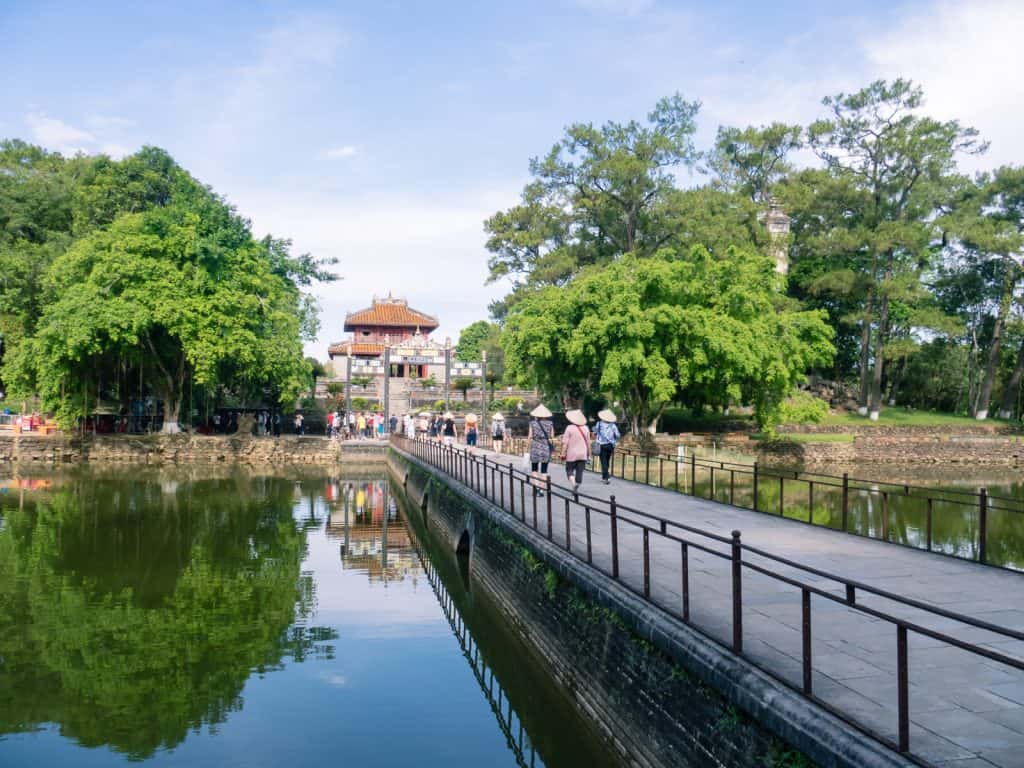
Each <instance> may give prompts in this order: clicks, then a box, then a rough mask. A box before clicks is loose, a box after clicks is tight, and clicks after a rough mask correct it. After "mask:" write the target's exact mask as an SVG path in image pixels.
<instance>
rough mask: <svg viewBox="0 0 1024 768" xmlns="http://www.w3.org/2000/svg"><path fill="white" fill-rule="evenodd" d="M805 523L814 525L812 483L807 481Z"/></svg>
mask: <svg viewBox="0 0 1024 768" xmlns="http://www.w3.org/2000/svg"><path fill="white" fill-rule="evenodd" d="M807 522H808V523H810V524H811V525H814V481H813V480H808V481H807Z"/></svg>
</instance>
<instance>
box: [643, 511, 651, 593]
mask: <svg viewBox="0 0 1024 768" xmlns="http://www.w3.org/2000/svg"><path fill="white" fill-rule="evenodd" d="M650 533H651V532H650V531H649V530H647V526H644V597H646V598H647V599H648V600H649V599H650V597H651V542H650V538H651V537H650Z"/></svg>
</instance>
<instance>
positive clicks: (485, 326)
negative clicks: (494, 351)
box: [455, 320, 497, 362]
mask: <svg viewBox="0 0 1024 768" xmlns="http://www.w3.org/2000/svg"><path fill="white" fill-rule="evenodd" d="M496 328H497V326H496V325H495V324H494V323H489V322H487V321H486V320H477V321H476V322H475V323H470V324H469V325H467V326H466V327H465V328H463V329H462V331H461V332H460V333H459V343H458V344H456V345H455V359H456V360H464V361H466V362H475V361H477V360H479V359H480V352H481V351H482V350H483V349H484V344H485V342H486V341H487V339H488V338H490V337H491V336H492V335H493V334H494V332H495V329H496Z"/></svg>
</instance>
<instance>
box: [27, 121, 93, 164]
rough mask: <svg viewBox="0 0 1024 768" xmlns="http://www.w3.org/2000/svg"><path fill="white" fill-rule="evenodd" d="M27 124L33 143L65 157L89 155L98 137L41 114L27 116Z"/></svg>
mask: <svg viewBox="0 0 1024 768" xmlns="http://www.w3.org/2000/svg"><path fill="white" fill-rule="evenodd" d="M25 122H26V123H27V124H28V127H29V132H30V135H31V137H32V141H33V142H35V143H36V144H39V145H40V146H43V147H46V148H47V149H51V150H55V151H57V152H60V153H61V154H64V155H75V154H78V153H79V152H83V153H88V152H89V149H88V147H89V146H91V145H94V144H95V143H96V137H95V136H93V135H92V134H91V133H89V132H88V131H85V130H82V129H81V128H76V127H75V126H73V125H69V124H68V123H65V122H64V121H63V120H58V119H56V118H53V117H47V116H46V115H45V114H43V113H41V112H32V113H30V114H28V115H26V116H25Z"/></svg>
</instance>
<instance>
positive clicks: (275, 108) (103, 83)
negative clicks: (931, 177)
mask: <svg viewBox="0 0 1024 768" xmlns="http://www.w3.org/2000/svg"><path fill="white" fill-rule="evenodd" d="M1021 29H1024V2H1020V1H1019V0H974V1H973V2H972V1H970V0H967V1H966V2H948V1H947V0H915V1H914V2H875V1H874V0H867V1H865V0H861V1H860V2H857V3H838V2H836V3H833V2H821V1H820V0H818V2H785V1H780V2H776V3H761V2H729V1H728V0H726V1H724V2H716V3H706V2H704V3H700V2H670V1H669V0H548V2H517V3H498V2H465V3H447V2H375V3H366V2H362V3H327V2H224V3H214V2H175V3H149V2H139V1H138V0H136V2H94V3H80V2H65V3H60V2H45V0H35V1H33V2H24V3H21V2H15V1H14V0H0V40H2V41H3V46H2V47H0V71H2V72H3V73H4V78H3V86H2V90H0V93H2V98H0V136H3V137H21V138H25V139H26V140H29V141H34V142H36V143H40V144H42V145H44V146H46V147H48V148H50V149H55V150H59V151H62V152H66V153H73V152H75V151H85V152H108V153H111V154H114V155H122V154H125V153H128V152H131V151H134V150H135V149H137V148H138V147H140V146H142V145H143V144H154V145H157V146H161V147H163V148H165V149H167V150H168V151H169V152H171V154H172V155H173V156H174V157H175V158H176V159H177V160H178V161H179V162H180V163H181V164H182V165H183V166H184V167H186V168H187V169H189V170H190V171H191V172H192V173H194V174H195V175H196V176H197V177H198V178H200V179H201V180H202V181H204V182H206V183H208V184H210V185H212V186H213V187H214V189H216V190H217V191H218V192H220V193H221V194H223V195H225V196H227V197H228V198H229V199H230V200H231V201H232V202H233V203H234V204H235V205H237V207H238V209H239V210H240V211H241V212H242V213H243V214H244V215H246V216H248V217H250V218H251V219H252V221H253V226H254V229H255V230H256V232H257V233H258V234H263V233H266V232H273V233H274V234H275V235H277V236H283V237H291V238H292V239H293V240H294V241H295V244H296V247H297V248H299V249H301V250H307V251H311V252H313V253H316V254H318V255H324V256H336V257H338V258H339V259H340V260H341V263H340V265H339V271H340V272H341V274H342V275H343V276H344V280H343V281H341V282H339V283H336V284H334V285H331V286H328V287H326V288H324V289H323V290H321V291H319V296H320V301H321V305H322V307H323V317H322V319H323V329H322V332H321V338H320V339H319V340H318V341H317V342H316V343H313V344H310V345H309V346H308V351H309V352H310V353H311V354H315V355H317V356H319V357H324V356H325V348H326V345H327V343H328V342H329V341H331V340H336V339H339V338H341V336H342V332H341V324H342V320H343V318H344V314H345V312H346V311H351V310H353V309H357V308H359V307H361V306H365V305H367V304H368V303H369V300H370V297H371V296H372V295H373V294H375V293H376V294H386V293H388V292H389V291H392V292H393V293H394V294H395V295H403V296H407V297H408V298H409V300H410V303H412V304H413V305H414V306H416V307H417V308H419V309H422V310H424V311H427V312H431V313H433V314H436V315H438V316H439V317H440V318H441V321H442V327H441V329H440V331H439V333H440V335H441V336H444V335H451V336H453V337H456V336H457V335H458V330H459V329H460V328H462V327H464V326H465V325H467V324H469V323H470V322H472V321H474V320H476V319H480V318H483V317H485V316H486V307H487V304H488V302H489V301H490V300H492V299H493V298H496V297H497V296H500V295H501V294H503V293H504V291H505V286H502V285H494V286H484V285H483V282H484V278H485V275H486V260H487V254H486V251H485V250H484V247H483V245H484V239H485V238H484V234H483V230H482V226H481V225H482V221H483V219H484V218H485V217H486V216H488V215H489V214H490V213H493V212H494V211H496V210H498V209H501V208H507V207H509V206H511V205H513V204H515V202H516V200H517V197H518V194H519V191H520V189H521V188H522V185H523V183H524V182H525V181H526V179H527V163H528V159H529V158H530V157H531V156H534V155H537V154H541V153H543V152H545V151H546V150H547V149H548V148H549V147H550V146H551V145H552V144H553V143H554V142H555V141H556V140H557V139H558V138H559V137H560V136H561V134H562V131H563V129H564V127H565V126H566V125H568V124H569V123H572V122H576V121H592V122H595V123H600V122H603V121H605V120H608V119H615V120H627V119H631V118H637V119H642V118H643V116H644V115H645V114H646V113H647V112H648V111H649V110H650V108H651V107H652V105H653V104H654V103H655V102H656V101H657V99H658V98H660V97H661V96H664V95H668V94H671V93H673V92H675V91H679V92H681V93H682V94H684V96H686V97H687V98H689V99H699V100H700V101H701V102H702V103H703V108H702V110H701V113H700V115H699V117H698V122H699V133H698V144H699V145H700V146H701V147H706V146H707V145H708V144H709V143H710V141H711V139H712V137H713V136H714V133H715V130H716V129H717V127H718V126H719V125H720V124H731V125H748V124H760V123H765V122H769V121H771V120H776V119H778V120H786V121H796V122H804V123H806V122H807V121H809V120H812V119H814V118H815V117H816V116H818V115H819V114H820V113H821V108H820V106H819V103H820V99H821V97H822V96H824V95H826V94H831V93H835V92H838V91H842V90H851V89H856V88H859V87H860V86H862V85H864V84H866V83H868V82H870V81H871V80H872V79H875V78H878V77H895V76H898V75H904V76H908V77H912V78H914V79H915V80H917V81H918V82H920V83H921V84H922V85H923V86H924V88H925V91H926V95H927V97H928V104H927V110H928V111H929V112H931V113H933V114H935V115H936V116H939V117H958V118H960V119H962V120H963V121H964V122H966V123H968V124H972V125H974V126H976V127H977V128H979V129H980V130H981V131H982V133H983V135H984V136H985V137H986V138H988V139H990V140H991V141H992V148H991V150H990V152H989V153H988V155H987V156H985V157H984V158H982V159H981V160H979V161H976V162H974V164H973V165H972V167H976V168H984V167H992V166H995V165H998V164H1001V163H1009V162H1021V161H1022V160H1024V157H1022V154H1024V153H1021V152H1020V151H1019V143H1018V141H1019V140H1018V137H1017V134H1018V130H1019V129H1018V126H1019V125H1020V124H1021V121H1022V119H1024V78H1020V76H1019V73H1020V72H1021V71H1022V70H1024V54H1022V53H1020V52H1019V50H1018V49H1019V48H1020V46H1019V41H1018V40H1017V39H1016V37H1017V35H1018V34H1019V31H1020V30H1021Z"/></svg>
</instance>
